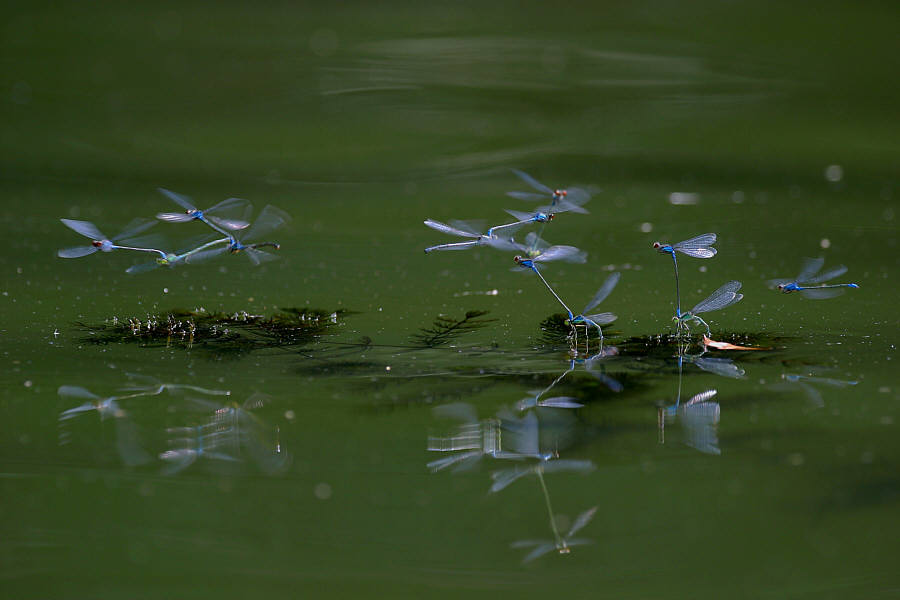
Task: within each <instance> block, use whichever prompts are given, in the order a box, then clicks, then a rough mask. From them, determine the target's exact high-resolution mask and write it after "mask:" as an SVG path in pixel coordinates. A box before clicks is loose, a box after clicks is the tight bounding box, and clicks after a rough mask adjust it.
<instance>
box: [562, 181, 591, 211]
mask: <svg viewBox="0 0 900 600" xmlns="http://www.w3.org/2000/svg"><path fill="white" fill-rule="evenodd" d="M590 199H591V195H590V193H589V192H588V191H587V190H583V189H581V188H577V187H575V188H568V189H566V197H565V199H564V200H563V202H564V203H566V204H571V205H572V208H570V209H569V210H571V211H572V212H578V213H584V214H587V211H586V210H585V209H583V208H582V206H583V205H585V204H587V202H588V201H589V200H590Z"/></svg>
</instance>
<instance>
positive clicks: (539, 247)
mask: <svg viewBox="0 0 900 600" xmlns="http://www.w3.org/2000/svg"><path fill="white" fill-rule="evenodd" d="M525 245H526V246H527V247H528V248H530V249H531V250H534V251H536V252H543V251H544V250H546V249H547V248H549V247H550V244H548V243H547V242H545V241H544V240H542V239H541V236H539V235H538V234H537V233H536V232H534V231H529V232H528V235H526V236H525Z"/></svg>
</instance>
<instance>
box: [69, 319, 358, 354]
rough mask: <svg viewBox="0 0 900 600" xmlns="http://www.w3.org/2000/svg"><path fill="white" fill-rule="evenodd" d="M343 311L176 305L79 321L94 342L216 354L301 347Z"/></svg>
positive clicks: (330, 326)
mask: <svg viewBox="0 0 900 600" xmlns="http://www.w3.org/2000/svg"><path fill="white" fill-rule="evenodd" d="M347 314H348V311H345V310H337V311H328V310H321V309H308V308H285V309H281V310H279V311H278V312H276V313H274V314H272V315H271V316H266V315H261V314H254V313H251V312H248V311H246V310H240V311H236V312H230V313H226V312H208V311H207V310H206V309H204V308H197V309H194V310H183V309H176V310H171V311H168V312H165V313H161V314H156V315H147V316H145V317H144V318H140V317H127V318H119V317H111V318H109V319H106V321H104V322H103V323H100V324H96V325H89V324H84V323H79V324H78V325H79V326H80V327H82V328H83V329H84V330H85V331H87V336H86V337H85V338H84V339H85V341H86V342H89V343H93V344H111V343H139V344H141V345H142V346H145V347H159V346H165V347H170V346H181V347H184V348H193V349H198V348H200V349H204V350H209V351H211V352H214V353H215V354H216V355H220V356H224V355H228V354H234V355H242V354H245V353H248V352H252V351H254V350H261V349H265V348H282V347H301V346H306V345H308V344H311V343H313V342H316V341H317V340H319V338H320V337H321V336H323V335H325V334H326V333H328V332H329V331H331V330H332V329H334V328H335V327H336V326H337V325H338V324H339V323H340V322H341V320H342V319H343V318H344V317H345V316H346V315H347Z"/></svg>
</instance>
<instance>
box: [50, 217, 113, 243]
mask: <svg viewBox="0 0 900 600" xmlns="http://www.w3.org/2000/svg"><path fill="white" fill-rule="evenodd" d="M60 221H62V224H63V225H65V226H66V227H68V228H69V229H71V230H72V231H74V232H76V233H80V234H81V235H83V236H84V237H86V238H91V239H92V240H98V241H99V240H105V239H106V236H105V235H103V232H101V231H100V230H99V229H97V226H96V225H94V224H93V223H90V222H88V221H76V220H74V219H60Z"/></svg>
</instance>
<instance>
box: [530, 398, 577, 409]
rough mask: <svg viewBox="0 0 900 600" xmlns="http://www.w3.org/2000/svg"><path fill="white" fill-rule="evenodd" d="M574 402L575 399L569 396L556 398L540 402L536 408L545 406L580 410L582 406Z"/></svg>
mask: <svg viewBox="0 0 900 600" xmlns="http://www.w3.org/2000/svg"><path fill="white" fill-rule="evenodd" d="M575 400H576V398H572V397H571V396H556V397H554V398H547V399H546V400H540V401H539V402H538V406H546V407H549V408H581V407H582V406H584V404H581V403H580V402H576V401H575Z"/></svg>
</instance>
